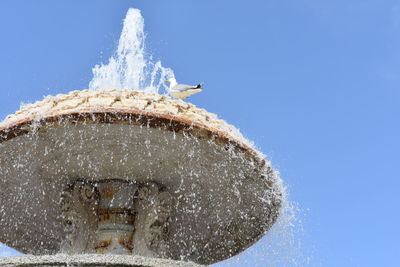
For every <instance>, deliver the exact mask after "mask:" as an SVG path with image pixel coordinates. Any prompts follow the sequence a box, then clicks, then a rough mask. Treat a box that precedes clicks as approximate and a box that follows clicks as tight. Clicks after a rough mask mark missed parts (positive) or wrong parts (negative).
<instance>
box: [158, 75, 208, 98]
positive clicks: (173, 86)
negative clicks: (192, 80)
mask: <svg viewBox="0 0 400 267" xmlns="http://www.w3.org/2000/svg"><path fill="white" fill-rule="evenodd" d="M166 82H169V83H170V85H169V93H170V94H171V95H172V96H173V97H175V98H179V99H185V98H186V97H189V96H191V95H193V94H196V93H199V92H201V91H202V89H201V87H202V86H203V85H204V83H199V84H198V85H187V84H179V83H177V81H176V79H175V78H170V79H168V80H166Z"/></svg>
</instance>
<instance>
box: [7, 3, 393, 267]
mask: <svg viewBox="0 0 400 267" xmlns="http://www.w3.org/2000/svg"><path fill="white" fill-rule="evenodd" d="M129 7H135V8H139V9H141V10H142V14H143V16H144V18H145V24H146V32H147V34H148V39H147V40H148V43H147V45H148V47H149V49H150V51H151V52H152V53H153V55H154V56H155V57H156V58H160V59H161V60H162V62H163V65H164V66H167V67H171V68H173V69H174V71H175V74H176V77H177V78H178V80H179V81H181V82H186V83H196V82H199V81H205V82H206V89H205V90H204V91H203V92H202V93H201V94H197V95H194V96H192V97H191V98H190V99H189V101H191V102H192V103H194V104H196V105H197V106H199V107H202V108H205V109H207V110H208V111H211V112H214V113H217V114H218V115H219V116H220V117H222V118H224V119H225V120H227V121H228V122H230V123H232V124H234V125H236V126H237V127H239V128H240V129H241V130H242V132H243V133H244V134H245V135H246V136H247V137H248V138H249V139H251V140H254V141H255V143H256V144H257V147H258V148H259V149H260V150H262V151H263V152H264V153H265V154H267V155H268V157H269V159H270V160H271V161H272V163H273V164H274V166H275V167H276V168H277V169H279V170H280V172H281V176H282V178H283V179H284V181H285V183H286V185H287V186H288V188H289V190H290V198H291V199H292V200H293V201H295V202H297V203H298V206H299V207H300V209H301V211H300V212H298V216H299V219H301V221H302V223H301V225H300V226H298V227H299V228H302V229H303V232H302V233H301V234H295V236H294V240H295V241H294V243H296V244H297V245H294V246H298V243H300V245H301V247H300V249H298V251H297V250H296V251H297V252H295V253H294V254H295V255H290V253H286V252H282V253H281V254H280V255H281V256H280V257H281V260H280V261H278V263H271V262H270V261H269V259H268V258H267V257H264V256H262V255H263V254H264V252H263V251H265V246H264V247H263V245H262V244H263V243H268V242H269V241H268V240H267V239H268V235H267V236H266V238H265V239H263V240H262V241H261V244H259V246H258V247H257V248H255V249H253V253H250V254H249V255H245V256H243V257H242V258H240V259H239V260H235V261H233V263H230V265H229V266H248V265H253V266H329V267H337V266H341V267H344V266H351V267H352V266H362V267H365V266H387V267H389V266H393V267H394V266H400V260H399V254H400V243H399V237H400V227H399V226H400V215H399V205H400V197H399V195H400V194H399V188H400V175H399V168H400V160H399V154H400V123H399V117H400V87H399V84H400V1H399V0H335V1H328V0H249V1H232V0H230V1H225V0H224V1H223V0H220V1H217V0H202V1H194V0H193V1H192V0H180V1H174V0H169V1H165V0H159V1H148V0H142V1H123V0H118V1H111V0H108V1H104V0H85V1H82V0H79V1H77V0H59V1H54V0H46V1H45V0H35V1H28V0H26V1H20V0H1V1H0V34H1V42H0V59H1V61H0V77H1V82H0V94H1V95H0V117H1V118H4V117H5V116H6V115H7V114H9V113H13V112H15V111H16V110H17V109H18V108H19V105H20V102H33V101H36V100H40V99H41V98H42V97H43V96H44V95H48V94H57V93H66V92H68V91H70V90H76V89H83V88H86V87H87V85H88V82H89V81H90V79H91V77H92V74H91V68H92V67H93V66H94V65H95V64H97V63H99V62H101V61H103V62H105V61H106V60H107V59H108V57H109V56H110V55H111V54H112V52H113V50H114V48H115V46H116V42H117V40H118V37H119V34H120V31H121V27H122V24H121V22H122V19H123V18H124V16H125V13H126V11H127V9H128V8H129ZM276 242H278V241H276ZM277 246H278V245H277ZM8 252H9V250H8V249H5V248H3V249H0V254H1V255H5V254H7V253H8ZM257 254H260V257H259V256H257ZM278 254H279V253H278ZM300 254H302V255H300ZM278 256H279V255H278ZM285 257H289V258H290V257H293V258H302V257H309V258H310V260H309V262H308V263H307V262H306V261H302V260H299V261H298V263H297V264H296V263H293V262H292V261H290V260H287V259H283V258H285ZM257 261H258V263H257V264H256V263H255V262H257ZM219 266H227V264H221V265H219Z"/></svg>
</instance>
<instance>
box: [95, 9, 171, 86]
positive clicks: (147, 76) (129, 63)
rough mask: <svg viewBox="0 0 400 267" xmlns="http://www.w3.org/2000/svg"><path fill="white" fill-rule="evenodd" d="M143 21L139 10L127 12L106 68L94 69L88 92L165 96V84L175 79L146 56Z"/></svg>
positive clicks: (99, 66) (168, 70)
mask: <svg viewBox="0 0 400 267" xmlns="http://www.w3.org/2000/svg"><path fill="white" fill-rule="evenodd" d="M145 41H146V34H145V32H144V19H143V17H142V15H141V13H140V10H139V9H135V8H130V9H129V10H128V12H127V14H126V17H125V19H124V25H123V28H122V32H121V36H120V39H119V41H118V47H117V49H116V51H115V52H114V54H113V55H112V56H111V57H110V59H109V60H108V63H107V64H100V65H96V66H94V68H93V69H92V71H93V79H92V80H91V81H90V83H89V89H93V90H96V89H132V90H142V91H146V92H149V93H159V94H163V93H166V92H168V86H167V84H166V83H165V80H166V79H168V78H172V77H174V72H173V70H172V69H170V68H165V67H163V66H162V65H161V61H160V60H158V61H153V59H152V56H151V55H150V54H149V53H148V52H146V45H145Z"/></svg>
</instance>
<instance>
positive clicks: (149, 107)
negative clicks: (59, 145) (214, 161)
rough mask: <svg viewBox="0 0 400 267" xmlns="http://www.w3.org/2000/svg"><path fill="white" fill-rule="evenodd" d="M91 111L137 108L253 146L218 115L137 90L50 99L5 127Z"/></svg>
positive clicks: (25, 109) (23, 110) (10, 118)
mask: <svg viewBox="0 0 400 267" xmlns="http://www.w3.org/2000/svg"><path fill="white" fill-rule="evenodd" d="M87 108H107V109H110V108H134V109H138V110H143V111H148V112H154V113H160V114H168V115H172V116H176V117H180V118H183V119H187V120H192V121H194V122H199V123H202V124H206V125H209V126H211V127H212V128H214V129H215V130H217V131H222V132H224V133H226V134H227V135H229V136H231V137H232V138H234V139H236V140H238V141H240V142H242V143H244V144H246V145H248V146H251V144H250V143H249V142H248V140H247V139H245V138H244V137H243V136H242V134H241V133H240V132H239V131H238V130H237V129H236V128H235V127H233V126H232V125H229V124H228V123H226V122H225V121H224V120H221V119H218V117H217V115H215V114H212V113H209V112H207V111H206V110H204V109H201V108H197V107H196V106H195V105H193V104H190V103H188V102H185V101H183V100H180V99H178V100H175V99H172V98H171V97H169V96H164V95H158V94H149V93H145V92H143V91H133V90H116V89H114V90H83V91H72V92H70V93H68V94H58V95H56V96H47V97H45V99H44V100H42V101H38V102H36V103H33V104H27V105H23V106H22V107H21V109H20V110H19V111H17V112H16V113H15V114H12V115H9V116H8V117H7V118H6V120H5V121H4V122H3V123H0V128H1V127H2V125H5V124H8V123H11V122H14V121H18V120H21V119H23V118H26V117H37V118H38V119H39V118H40V117H43V116H46V115H48V114H51V113H57V112H60V111H68V112H75V111H79V110H81V109H87Z"/></svg>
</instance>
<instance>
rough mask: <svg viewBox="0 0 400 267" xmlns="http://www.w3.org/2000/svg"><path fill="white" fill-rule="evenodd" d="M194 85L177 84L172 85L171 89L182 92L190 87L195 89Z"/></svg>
mask: <svg viewBox="0 0 400 267" xmlns="http://www.w3.org/2000/svg"><path fill="white" fill-rule="evenodd" d="M196 88H197V87H196V86H193V85H188V84H177V85H175V86H174V87H172V88H171V91H178V92H184V91H187V90H190V89H196Z"/></svg>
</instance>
